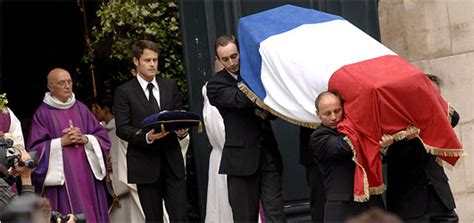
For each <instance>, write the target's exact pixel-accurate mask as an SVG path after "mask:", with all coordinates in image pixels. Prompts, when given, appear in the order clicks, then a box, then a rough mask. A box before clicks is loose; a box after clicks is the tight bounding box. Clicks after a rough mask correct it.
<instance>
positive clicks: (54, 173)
mask: <svg viewBox="0 0 474 223" xmlns="http://www.w3.org/2000/svg"><path fill="white" fill-rule="evenodd" d="M72 85H73V83H72V79H71V76H70V75H69V72H68V71H66V70H64V69H61V68H56V69H53V70H52V71H51V72H50V73H49V74H48V89H49V92H47V93H46V94H45V96H44V99H43V103H41V105H40V106H39V108H38V109H37V110H36V112H35V114H34V116H33V121H32V125H31V131H30V135H29V138H28V144H27V145H28V150H29V151H37V152H38V154H39V160H38V167H37V168H36V169H35V170H34V172H33V176H32V178H33V184H34V185H35V188H36V192H37V193H40V194H41V196H44V197H46V198H48V199H49V200H50V202H51V206H52V209H53V211H58V212H60V213H62V214H63V215H66V214H69V213H73V214H76V213H84V214H85V217H86V219H87V222H109V217H108V214H107V201H106V193H105V186H104V181H103V179H104V177H105V175H106V167H105V163H106V162H105V161H106V160H107V159H106V156H107V154H108V151H109V149H110V142H109V139H108V137H107V131H106V130H105V129H104V128H103V127H102V126H101V125H100V124H99V121H97V119H96V118H95V117H94V115H93V114H92V113H91V112H90V111H89V109H88V108H87V106H85V105H84V104H83V103H81V102H79V101H77V100H76V99H75V96H74V93H73V91H72V88H73V86H72Z"/></svg>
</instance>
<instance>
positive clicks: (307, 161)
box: [300, 127, 326, 222]
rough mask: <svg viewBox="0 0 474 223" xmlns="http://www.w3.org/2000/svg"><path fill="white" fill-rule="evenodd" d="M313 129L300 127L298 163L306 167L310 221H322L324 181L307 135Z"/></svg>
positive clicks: (309, 134)
mask: <svg viewBox="0 0 474 223" xmlns="http://www.w3.org/2000/svg"><path fill="white" fill-rule="evenodd" d="M313 131H314V129H311V128H306V127H300V164H301V165H303V166H304V167H305V169H306V182H307V183H308V186H309V205H310V207H311V221H312V222H322V221H323V219H324V218H323V217H324V203H326V193H325V192H324V181H323V176H322V174H321V170H319V165H318V163H317V162H315V161H314V158H313V156H312V153H311V150H310V149H309V137H310V136H311V133H313Z"/></svg>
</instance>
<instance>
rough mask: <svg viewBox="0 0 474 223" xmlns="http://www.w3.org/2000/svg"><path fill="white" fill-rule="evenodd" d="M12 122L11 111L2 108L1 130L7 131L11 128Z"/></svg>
mask: <svg viewBox="0 0 474 223" xmlns="http://www.w3.org/2000/svg"><path fill="white" fill-rule="evenodd" d="M5 109H6V107H5ZM7 111H8V110H7ZM10 122H11V121H10V113H9V112H3V111H2V109H0V132H3V133H7V132H8V131H9V130H10Z"/></svg>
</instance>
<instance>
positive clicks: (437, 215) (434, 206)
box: [403, 184, 459, 223]
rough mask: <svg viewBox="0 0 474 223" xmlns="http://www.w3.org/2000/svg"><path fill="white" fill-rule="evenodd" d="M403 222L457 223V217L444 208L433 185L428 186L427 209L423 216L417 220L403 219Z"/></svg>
mask: <svg viewBox="0 0 474 223" xmlns="http://www.w3.org/2000/svg"><path fill="white" fill-rule="evenodd" d="M403 221H404V222H416V223H418V222H419V223H424V222H426V223H428V222H443V223H451V222H452V223H457V222H459V218H458V215H457V214H456V212H455V211H454V210H452V209H448V208H446V206H445V205H444V203H443V201H441V199H440V198H439V196H438V194H437V193H436V191H435V189H434V188H433V185H431V184H429V185H428V208H426V212H425V214H424V215H422V216H420V217H417V218H404V219H403Z"/></svg>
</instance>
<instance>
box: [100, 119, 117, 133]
mask: <svg viewBox="0 0 474 223" xmlns="http://www.w3.org/2000/svg"><path fill="white" fill-rule="evenodd" d="M103 123H104V128H105V129H107V131H110V130H113V129H115V118H112V119H111V120H110V121H109V122H108V123H105V122H103Z"/></svg>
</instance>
